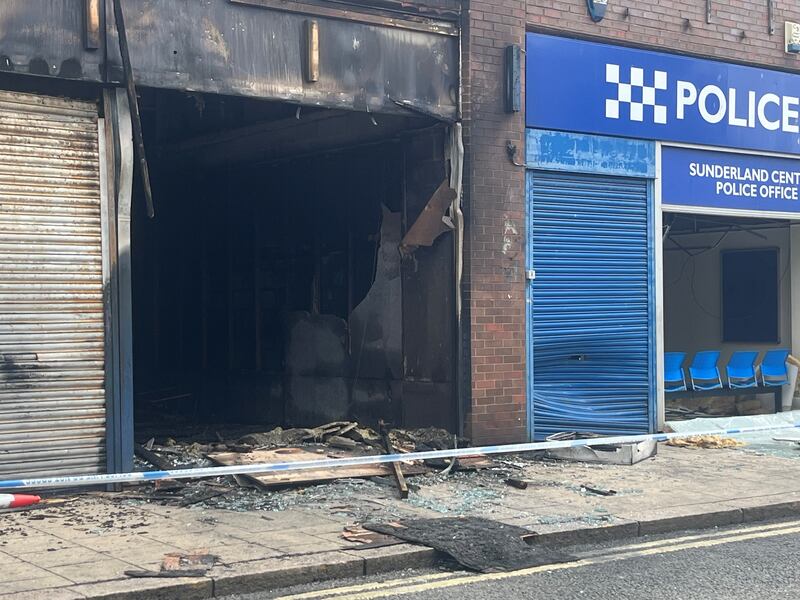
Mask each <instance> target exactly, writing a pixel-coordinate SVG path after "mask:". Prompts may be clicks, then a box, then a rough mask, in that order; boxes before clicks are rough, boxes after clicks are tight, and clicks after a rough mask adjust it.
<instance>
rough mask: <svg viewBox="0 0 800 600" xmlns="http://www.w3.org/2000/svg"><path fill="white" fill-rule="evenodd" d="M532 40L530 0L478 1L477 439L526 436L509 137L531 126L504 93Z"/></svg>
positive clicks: (471, 143)
mask: <svg viewBox="0 0 800 600" xmlns="http://www.w3.org/2000/svg"><path fill="white" fill-rule="evenodd" d="M524 38H525V2H524V1H521V0H481V1H472V2H470V9H469V12H468V13H467V14H466V15H465V31H464V39H463V47H464V64H463V77H464V86H463V88H464V95H463V98H462V100H463V116H464V134H465V147H466V165H465V166H466V168H465V198H464V203H465V216H466V222H467V235H466V246H467V247H466V255H467V261H466V263H465V282H464V293H465V308H466V313H465V315H464V316H465V319H466V323H467V324H468V329H467V331H469V330H471V340H470V346H468V347H469V348H470V356H469V357H468V358H469V360H470V361H471V373H472V375H471V382H470V385H468V386H466V387H468V388H470V391H471V400H470V410H469V414H468V415H467V423H466V425H467V427H466V429H467V434H468V435H470V436H471V437H472V438H473V440H474V441H475V442H478V443H482V442H510V441H519V440H524V439H525V438H526V422H527V416H526V408H525V261H524V244H523V240H524V234H525V209H524V191H525V172H524V169H522V168H520V167H515V166H514V165H513V164H512V163H511V162H510V161H509V159H508V157H507V155H506V144H507V142H508V141H511V142H512V143H514V144H516V145H517V147H519V148H520V152H521V153H522V148H523V145H524V144H523V138H524V131H525V124H524V120H523V116H522V114H521V113H520V114H516V115H510V114H508V113H506V111H505V105H504V100H503V87H504V80H503V72H504V71H503V62H504V52H505V48H506V46H508V45H510V44H519V45H522V44H524ZM520 159H521V155H520ZM468 335H469V334H468Z"/></svg>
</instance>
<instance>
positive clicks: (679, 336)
mask: <svg viewBox="0 0 800 600" xmlns="http://www.w3.org/2000/svg"><path fill="white" fill-rule="evenodd" d="M793 229H797V226H795V227H794V228H793ZM758 233H759V234H761V235H763V236H765V237H766V238H767V239H766V240H763V239H760V238H758V237H756V236H754V235H752V234H750V233H747V232H744V231H732V232H731V233H729V234H728V235H727V236H726V237H725V239H724V240H723V241H722V243H720V245H719V246H717V247H716V248H713V249H712V250H708V251H706V252H703V253H702V254H700V255H698V256H695V257H693V258H689V257H687V255H686V253H684V252H682V251H680V250H670V248H674V247H675V245H674V244H672V243H671V242H669V240H667V241H666V242H665V243H664V350H665V351H666V352H686V353H687V355H688V356H687V360H691V357H692V356H693V355H694V353H695V352H699V351H701V350H721V351H722V357H721V358H722V362H721V364H725V362H726V361H727V359H728V358H729V357H730V355H731V354H732V353H733V352H734V351H735V350H761V351H764V350H768V349H772V348H778V347H780V348H792V346H793V345H794V344H793V342H797V343H798V344H800V314H798V315H797V316H796V317H795V319H794V322H795V329H796V331H793V329H792V322H793V319H792V302H791V299H792V280H793V279H794V281H795V282H796V284H797V283H798V282H800V272H798V273H796V274H795V277H794V278H793V277H792V269H791V268H790V264H791V263H792V261H791V254H792V252H791V243H790V237H791V236H792V234H791V232H790V227H789V226H788V223H787V226H786V227H784V228H780V229H765V230H760V231H758ZM720 236H722V233H704V234H693V235H681V236H679V237H678V238H677V239H678V241H679V243H680V244H681V245H682V246H685V247H695V248H697V247H710V246H714V244H716V243H717V242H718V241H719V239H720ZM794 236H795V238H796V239H797V240H798V242H800V234H798V233H795V234H794ZM770 247H771V248H778V249H779V260H780V270H779V276H780V278H781V281H780V286H781V291H780V299H781V307H780V315H779V319H780V320H779V327H780V335H781V340H780V342H779V343H778V344H746V343H745V344H742V343H724V344H723V343H722V319H721V313H722V299H721V260H722V259H721V256H720V254H721V252H723V251H724V250H741V249H745V248H770ZM798 247H800V244H795V254H798V258H800V251H798ZM697 251H698V250H692V252H697ZM798 263H800V260H795V261H794V266H795V270H798V268H800V264H798ZM796 297H800V296H796ZM799 304H800V302H799ZM793 334H794V335H793ZM795 347H797V348H798V351H800V347H798V346H796V345H795ZM795 355H797V353H795Z"/></svg>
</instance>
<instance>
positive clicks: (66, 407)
mask: <svg viewBox="0 0 800 600" xmlns="http://www.w3.org/2000/svg"><path fill="white" fill-rule="evenodd" d="M97 118H98V117H97V107H96V106H95V105H94V104H92V103H88V102H81V101H74V100H66V99H63V98H53V97H47V96H38V95H32V94H20V93H11V92H3V91H0V477H4V478H5V477H25V476H36V475H46V474H48V475H55V474H58V473H62V472H72V473H76V472H79V473H98V472H103V471H104V470H105V463H106V461H105V456H106V451H105V420H106V401H105V370H104V366H105V357H104V344H105V321H104V306H103V268H102V234H101V216H100V157H99V143H98V142H99V140H98V123H97Z"/></svg>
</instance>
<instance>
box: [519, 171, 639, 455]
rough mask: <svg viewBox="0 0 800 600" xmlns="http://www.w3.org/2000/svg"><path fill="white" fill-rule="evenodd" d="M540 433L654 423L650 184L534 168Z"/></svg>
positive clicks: (533, 321) (534, 353)
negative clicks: (652, 408) (535, 169)
mask: <svg viewBox="0 0 800 600" xmlns="http://www.w3.org/2000/svg"><path fill="white" fill-rule="evenodd" d="M528 178H529V179H528V194H529V211H530V213H529V223H530V224H531V226H530V227H529V234H528V235H529V236H530V237H529V251H530V256H529V260H530V261H531V263H532V266H533V269H534V270H535V279H533V280H532V281H531V283H530V286H531V287H530V290H529V293H530V299H531V303H530V305H529V310H530V311H531V313H530V315H529V327H530V329H529V349H530V352H531V358H530V365H531V373H529V376H532V381H531V382H530V384H531V385H530V389H531V392H532V405H533V406H532V409H533V410H532V413H533V432H534V437H535V438H536V439H541V438H543V437H546V436H548V435H550V434H552V433H555V432H559V431H591V432H596V433H603V434H632V433H641V432H647V431H649V430H650V429H651V421H652V415H651V413H652V411H651V409H650V403H651V399H652V397H653V395H654V392H653V377H651V373H653V371H654V368H653V354H652V348H653V329H652V327H653V325H652V322H653V319H651V310H652V295H653V292H652V287H651V285H650V281H651V264H652V243H651V237H650V235H649V229H648V222H649V200H648V181H647V180H645V179H633V178H625V177H605V176H598V175H582V174H575V173H550V172H543V171H531V172H529V173H528Z"/></svg>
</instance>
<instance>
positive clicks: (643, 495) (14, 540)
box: [0, 445, 800, 600]
mask: <svg viewBox="0 0 800 600" xmlns="http://www.w3.org/2000/svg"><path fill="white" fill-rule="evenodd" d="M798 456H800V450H798ZM502 460H503V461H504V463H503V464H502V465H501V466H502V467H503V470H496V471H488V472H487V471H484V472H480V473H456V474H451V475H449V476H441V475H436V476H425V477H418V478H410V479H409V481H410V483H412V484H415V485H416V486H418V489H417V490H416V491H413V492H412V494H411V497H410V498H409V500H406V501H401V500H398V499H396V498H395V496H394V492H395V491H394V489H393V488H392V487H389V486H385V485H379V484H377V483H373V482H371V481H354V480H348V481H343V482H338V483H334V484H330V485H324V486H316V487H310V488H306V489H304V490H287V491H284V492H263V494H264V505H263V508H264V509H262V510H247V511H244V512H237V511H233V510H224V509H220V508H209V507H207V506H195V507H191V508H175V507H166V506H161V505H158V504H154V503H148V502H146V501H142V500H130V499H123V498H122V497H120V496H118V495H114V494H102V493H93V494H86V495H82V496H78V497H76V498H75V499H74V500H73V501H70V502H68V503H66V504H62V505H59V506H53V507H48V508H43V509H39V510H31V511H27V512H22V513H16V514H8V513H5V514H0V584H1V585H0V600H9V599H11V598H15V599H16V598H45V597H46V598H48V599H49V600H60V599H73V598H126V599H127V598H147V599H154V598H178V597H180V598H182V599H191V598H210V597H214V596H223V595H226V594H231V593H235V592H244V591H249V590H254V589H259V588H261V589H263V588H267V587H279V586H286V585H293V584H299V583H304V582H309V581H313V580H318V579H327V578H335V577H352V576H358V575H363V574H369V573H375V572H379V571H385V570H393V569H401V568H408V567H412V566H425V565H429V564H432V563H433V562H434V561H435V560H436V555H435V553H434V552H433V551H431V550H429V549H427V548H421V547H417V546H412V545H408V544H401V545H396V546H389V547H384V548H375V549H363V550H358V549H357V548H358V545H357V544H354V543H352V542H349V541H347V540H345V539H344V538H343V537H342V530H343V528H344V527H346V526H348V525H352V524H354V523H359V522H363V521H364V520H380V519H395V518H398V517H436V516H445V515H446V516H453V515H470V514H472V515H479V516H483V517H487V518H491V519H496V520H498V521H503V522H507V523H512V524H515V525H519V526H522V527H526V528H528V529H530V530H532V531H536V532H538V533H540V534H541V537H540V540H541V542H542V543H547V544H553V545H559V544H566V543H571V542H578V541H581V542H582V541H594V540H598V539H603V538H612V537H627V536H637V535H644V534H648V533H657V532H665V531H671V530H680V529H692V528H700V527H710V526H720V525H728V524H733V523H741V522H751V521H758V520H763V519H768V518H778V517H787V516H797V515H800V477H798V475H799V474H800V461H798V460H796V459H793V458H779V457H773V456H759V455H755V454H752V453H748V452H744V451H741V450H701V449H679V448H672V447H668V446H665V445H661V446H660V447H659V454H658V456H657V457H656V458H655V459H653V460H649V461H646V462H644V463H640V464H638V465H634V466H628V467H610V466H599V465H585V464H570V463H560V462H542V461H534V460H531V459H527V458H524V457H518V456H515V457H508V458H505V459H502ZM509 475H511V476H513V477H515V478H519V479H524V480H526V481H528V482H529V485H528V488H527V489H525V490H519V489H515V488H512V487H510V486H508V485H507V484H506V483H505V482H504V481H505V479H506V477H508V476H509ZM584 486H588V487H589V488H594V489H598V490H608V489H613V490H615V491H616V492H618V493H617V495H614V496H598V495H595V494H594V493H593V492H592V491H590V490H587V488H586V487H584ZM127 495H130V492H127ZM227 502H228V503H229V504H232V505H236V500H235V499H233V500H231V499H228V500H227ZM197 549H207V550H208V551H209V552H210V553H212V554H215V555H217V556H218V557H219V561H218V563H217V565H216V566H215V567H214V568H213V569H212V570H211V571H209V574H208V575H207V576H206V577H201V578H192V579H190V578H180V579H163V578H158V579H135V578H131V577H128V576H126V575H125V574H124V572H125V571H126V570H131V569H153V570H158V569H159V566H160V564H161V560H162V558H163V556H164V555H165V554H167V553H171V552H190V551H193V550H197Z"/></svg>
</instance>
